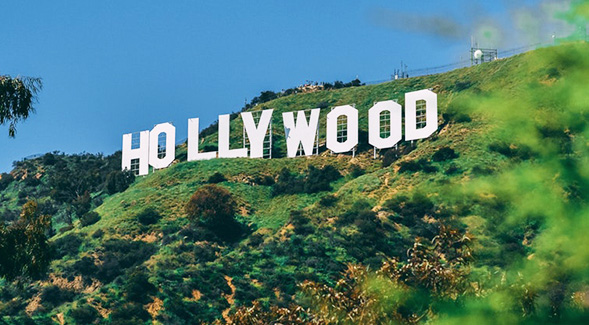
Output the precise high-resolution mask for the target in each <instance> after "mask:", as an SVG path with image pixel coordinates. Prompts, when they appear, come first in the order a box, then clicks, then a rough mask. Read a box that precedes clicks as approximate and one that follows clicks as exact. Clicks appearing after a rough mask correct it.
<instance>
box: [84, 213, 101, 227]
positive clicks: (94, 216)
mask: <svg viewBox="0 0 589 325" xmlns="http://www.w3.org/2000/svg"><path fill="white" fill-rule="evenodd" d="M98 221H100V215H99V214H98V213H96V212H94V211H90V212H88V213H86V214H85V215H83V216H82V217H81V218H80V225H81V226H82V227H86V226H90V225H93V224H95V223H97V222H98Z"/></svg>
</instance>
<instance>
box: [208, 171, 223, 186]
mask: <svg viewBox="0 0 589 325" xmlns="http://www.w3.org/2000/svg"><path fill="white" fill-rule="evenodd" d="M226 181H227V178H225V176H224V175H223V174H221V173H219V172H216V173H214V174H213V175H211V176H210V177H209V179H208V180H207V183H209V184H217V183H221V182H226Z"/></svg>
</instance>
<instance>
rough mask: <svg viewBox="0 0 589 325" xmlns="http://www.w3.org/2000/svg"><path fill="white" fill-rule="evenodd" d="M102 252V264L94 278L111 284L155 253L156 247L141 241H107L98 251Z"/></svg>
mask: <svg viewBox="0 0 589 325" xmlns="http://www.w3.org/2000/svg"><path fill="white" fill-rule="evenodd" d="M98 250H99V251H102V258H101V260H102V262H103V263H102V264H101V265H100V268H99V270H98V272H96V274H95V277H96V278H97V279H99V280H100V281H102V282H104V283H108V282H111V281H112V280H114V279H115V278H116V277H117V276H119V275H121V274H123V273H124V272H125V270H126V269H129V268H131V267H134V266H137V265H139V264H141V263H143V262H144V261H146V260H147V259H149V257H150V256H151V255H152V254H153V253H154V252H155V250H156V247H155V246H154V245H153V244H148V243H145V242H142V241H133V240H123V239H109V240H107V241H106V242H104V244H103V246H102V247H101V248H99V249H98Z"/></svg>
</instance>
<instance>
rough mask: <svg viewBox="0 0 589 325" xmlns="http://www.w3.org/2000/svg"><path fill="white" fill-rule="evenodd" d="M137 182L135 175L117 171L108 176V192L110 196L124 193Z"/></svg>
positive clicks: (126, 171)
mask: <svg viewBox="0 0 589 325" xmlns="http://www.w3.org/2000/svg"><path fill="white" fill-rule="evenodd" d="M134 181H135V174H133V173H132V172H130V171H128V170H124V171H121V170H115V171H112V172H110V173H109V174H108V175H107V176H106V190H107V192H108V194H110V195H112V194H115V193H119V192H123V191H124V190H126V189H127V188H128V187H129V185H131V184H133V182H134Z"/></svg>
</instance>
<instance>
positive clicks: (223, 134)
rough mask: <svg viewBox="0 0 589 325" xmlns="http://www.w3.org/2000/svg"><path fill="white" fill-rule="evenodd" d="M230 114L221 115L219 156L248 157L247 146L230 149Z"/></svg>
mask: <svg viewBox="0 0 589 325" xmlns="http://www.w3.org/2000/svg"><path fill="white" fill-rule="evenodd" d="M229 123H230V116H229V114H225V115H219V158H240V157H247V148H240V149H229V133H230V132H231V126H230V125H229Z"/></svg>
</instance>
